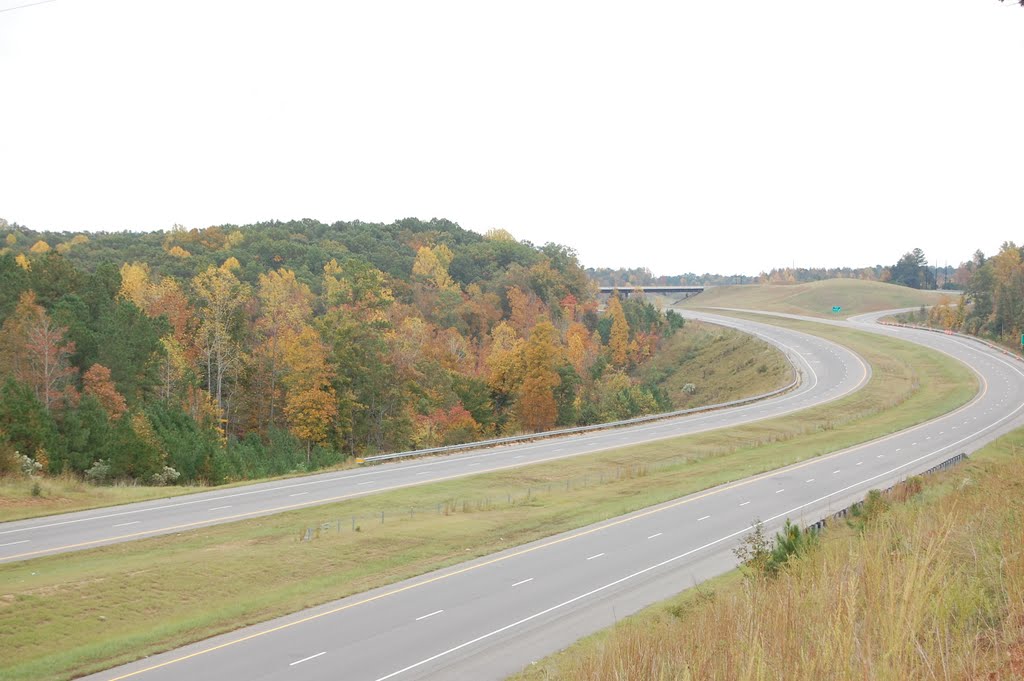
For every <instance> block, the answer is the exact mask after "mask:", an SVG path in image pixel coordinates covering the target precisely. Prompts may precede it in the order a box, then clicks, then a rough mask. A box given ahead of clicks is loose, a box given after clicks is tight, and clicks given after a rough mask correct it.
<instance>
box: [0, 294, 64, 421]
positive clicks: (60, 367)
mask: <svg viewBox="0 0 1024 681" xmlns="http://www.w3.org/2000/svg"><path fill="white" fill-rule="evenodd" d="M66 331H67V329H66V328H65V327H62V326H60V325H58V324H56V323H55V322H54V321H53V319H51V317H50V315H48V314H47V313H46V310H44V309H43V307H42V306H41V305H38V304H37V303H36V298H35V294H34V293H33V292H31V291H28V292H25V293H23V294H22V295H21V298H20V300H19V301H18V305H17V307H16V308H15V310H14V313H13V314H12V315H11V316H10V317H8V318H7V319H6V320H5V321H4V324H3V327H2V329H0V345H2V347H3V350H2V352H3V355H2V366H3V368H4V370H5V371H7V372H9V374H10V375H13V376H14V378H15V379H16V380H18V381H19V382H21V383H23V384H25V385H27V386H29V387H30V388H31V389H32V391H33V393H34V394H35V396H36V399H38V400H39V402H40V403H41V404H42V405H43V407H44V408H45V409H46V411H48V412H49V411H52V410H53V409H55V408H58V407H60V406H62V405H63V404H64V403H65V402H68V401H71V402H73V401H74V400H75V398H76V396H77V394H76V392H75V388H74V383H73V381H74V378H75V374H76V372H75V368H74V367H73V366H71V362H70V358H71V355H72V354H74V352H75V345H74V343H73V342H70V341H68V340H66V339H65V333H66Z"/></svg>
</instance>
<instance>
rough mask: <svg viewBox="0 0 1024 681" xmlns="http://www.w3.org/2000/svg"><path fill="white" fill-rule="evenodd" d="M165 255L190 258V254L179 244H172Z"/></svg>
mask: <svg viewBox="0 0 1024 681" xmlns="http://www.w3.org/2000/svg"><path fill="white" fill-rule="evenodd" d="M167 255H173V256H174V257H175V258H191V257H192V254H191V253H189V252H188V251H186V250H185V249H184V248H182V247H181V246H172V247H171V249H170V250H169V251H167Z"/></svg>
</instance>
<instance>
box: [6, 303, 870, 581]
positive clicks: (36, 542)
mask: <svg viewBox="0 0 1024 681" xmlns="http://www.w3.org/2000/svg"><path fill="white" fill-rule="evenodd" d="M718 322H720V323H722V324H724V325H727V326H732V327H735V328H737V329H740V330H742V331H745V332H747V333H751V334H754V335H757V336H760V337H762V338H763V339H765V340H766V341H768V342H771V343H773V344H774V345H776V346H777V347H779V348H780V349H782V350H783V351H784V352H785V353H786V354H787V355H788V356H789V358H790V361H791V362H793V364H794V365H795V366H797V367H798V369H799V371H800V373H801V375H802V379H803V380H802V382H801V384H800V385H799V386H798V387H797V388H795V389H794V390H792V391H790V392H788V393H786V394H783V395H781V396H778V397H775V398H770V399H766V400H764V401H761V402H755V403H752V404H749V405H745V406H741V407H733V408H728V409H721V410H718V411H710V412H705V413H699V414H692V415H689V416H683V417H679V418H673V419H665V420H662V421H654V422H650V423H645V424H642V425H635V426H628V427H622V428H616V429H609V430H604V431H597V432H592V433H586V434H582V435H575V436H565V437H558V438H551V439H546V440H536V441H533V442H528V443H522V444H516V445H505V446H500V447H492V448H489V449H482V450H476V451H469V452H466V453H463V454H454V455H449V456H443V457H432V458H423V459H414V460H407V461H403V462H393V463H386V464H380V465H376V466H370V467H367V468H361V469H356V470H348V471H343V472H334V473H322V474H319V475H310V476H306V477H301V478H293V479H289V480H281V481H277V482H267V483H259V484H254V485H248V486H244V487H236V488H233V489H221V490H213V491H209V492H202V493H197V494H191V495H186V496H181V497H173V498H169V499H160V500H154V501H148V502H140V503H135V504H129V505H124V506H115V507H108V508H101V509H95V510H92V511H82V512H78V513H68V514H63V515H56V516H48V517H44V518H36V519H32V520H23V521H15V522H8V523H3V524H0V562H10V561H14V560H24V559H27V558H33V557H36V556H44V555H50V554H55V553H62V552H66V551H74V550H81V549H86V548H92V547H96V546H102V545H105V544H113V543H117V542H123V541H130V540H134V539H141V538H145V537H152V536H157V535H161V534H169V533H172V532H182V531H186V530H190V529H195V528H198V527H204V526H209V525H215V524H219V523H226V522H233V521H237V520H242V519H246V518H253V517H257V516H261V515H269V514H273V513H279V512H282V511H286V510H292V509H298V508H305V507H309V506H316V505H320V504H326V503H331V502H335V501H341V500H343V499H351V498H354V497H359V496H366V495H370V494H374V493H377V492H382V491H386V490H392V489H397V488H401V487H409V486H413V485H422V484H425V483H429V482H434V481H438V480H449V479H452V478H457V477H463V476H467V475H475V474H477V473H484V472H487V471H496V470H503V469H507V468H513V467H517V466H525V465H529V464H532V463H538V462H542V461H551V460H554V459H561V458H565V457H571V456H578V455H580V454H588V453H592V452H596V451H600V450H604V449H611V448H615V447H621V446H624V445H632V444H639V443H643V442H651V441H654V440H660V439H664V438H671V437H678V436H680V435H689V434H693V433H698V432H702V431H706V430H712V429H716V428H724V427H728V426H735V425H739V424H743V423H749V422H751V421H756V420H760V419H765V418H771V417H775V416H779V415H781V414H786V413H790V412H793V411H796V410H799V409H804V408H807V407H808V406H811V405H813V404H819V403H821V402H825V401H829V400H834V399H837V398H839V397H842V396H844V395H846V394H848V393H850V392H852V391H854V390H857V389H858V388H860V387H861V386H863V385H864V384H865V383H866V381H867V379H868V375H869V374H868V372H869V369H868V367H867V365H866V364H865V363H864V362H863V361H862V360H861V359H860V358H859V357H857V356H856V355H855V354H854V353H852V352H850V351H849V350H847V349H845V348H843V347H841V346H839V345H836V344H835V343H831V342H829V341H825V340H823V339H821V338H817V337H815V336H811V335H809V334H804V333H800V332H797V331H789V330H786V329H779V328H778V327H773V326H770V325H766V324H762V323H758V322H749V321H745V320H731V319H724V318H723V319H719V320H718Z"/></svg>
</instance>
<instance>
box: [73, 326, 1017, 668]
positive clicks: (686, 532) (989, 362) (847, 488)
mask: <svg viewBox="0 0 1024 681" xmlns="http://www.w3.org/2000/svg"><path fill="white" fill-rule="evenodd" d="M686 314H687V315H689V316H696V315H698V314H699V315H700V316H701V317H703V318H706V319H717V318H716V317H715V316H713V315H709V314H706V313H694V312H690V311H686ZM719 321H723V323H727V322H726V321H725V320H719ZM815 321H818V320H815ZM870 321H871V320H870V319H866V318H861V319H857V320H854V321H853V322H849V323H846V322H843V323H844V324H849V325H850V326H854V327H858V328H866V329H871V330H877V331H878V332H880V333H885V334H888V335H893V336H897V337H900V338H905V339H908V340H912V341H915V342H919V343H922V344H924V345H927V346H929V347H934V348H936V349H938V350H940V351H942V352H946V353H948V354H950V355H952V356H953V357H956V358H958V359H960V360H961V361H963V362H965V363H966V364H968V365H969V366H970V367H972V368H973V369H974V370H975V371H976V372H977V375H978V378H979V384H980V390H979V392H978V394H977V395H976V397H975V398H974V399H972V400H971V401H970V402H969V403H968V404H966V405H964V406H962V407H960V408H959V409H957V410H955V411H953V412H951V413H949V414H946V415H944V416H942V417H939V418H937V419H934V420H932V421H929V422H927V423H924V424H920V425H918V426H915V427H913V428H910V429H907V430H904V431H900V432H899V433H895V434H892V435H889V436H886V437H884V438H880V439H878V440H875V441H872V442H870V443H866V444H862V445H859V446H856V447H852V448H850V449H847V450H844V451H841V452H837V453H834V454H831V455H825V456H821V457H818V458H815V459H811V460H809V461H806V462H803V463H800V464H795V465H792V466H789V467H786V468H783V469H780V470H778V471H774V472H771V473H767V474H764V475H760V476H755V477H752V478H748V479H745V480H742V481H739V482H735V483H730V484H726V485H722V486H720V487H716V488H713V489H710V490H707V491H704V492H701V493H697V494H693V495H690V496H688V497H685V498H682V499H677V500H674V501H671V502H668V503H665V504H662V505H660V506H656V507H653V508H649V509H645V510H642V511H639V512H636V513H633V514H630V515H627V516H623V517H620V518H615V519H612V520H608V521H605V522H602V523H597V524H595V525H592V526H589V527H585V528H582V529H579V530H576V531H572V532H567V533H564V534H562V535H558V536H555V537H550V538H547V539H544V540H541V541H538V542H534V543H532V544H529V545H526V546H521V547H517V548H514V549H509V550H507V551H504V552H501V553H498V554H495V555H491V556H487V557H484V558H481V559H478V560H475V561H471V562H468V563H464V564H461V565H457V566H454V567H451V568H448V569H445V570H440V571H437V572H433V573H429V574H427V575H423V576H421V577H418V578H415V579H411V580H408V581H405V582H402V583H400V584H396V585H392V586H389V587H386V588H382V589H377V590H375V591H371V592H368V593H364V594H360V595H357V596H353V597H350V598H347V599H343V600H341V601H337V602H334V603H330V604H326V605H323V606H320V607H318V608H314V609H311V610H307V611H304V612H301V613H296V614H294V615H291V616H288V617H284V618H281V619H278V620H274V621H271V622H266V623H263V624H260V625H256V626H253V627H248V628H245V629H242V630H239V631H236V632H233V633H230V634H227V635H224V636H221V637H217V638H214V639H210V640H208V641H203V642H200V643H197V644H194V645H192V646H188V647H186V648H182V649H180V650H176V651H171V652H168V653H166V654H162V655H157V656H153V657H151V658H148V659H146V660H141V661H139V662H136V663H132V664H129V665H125V666H123V667H119V668H117V669H114V670H109V671H107V672H104V673H102V674H98V675H95V676H92V677H89V678H92V679H103V680H105V681H112V680H114V679H127V678H142V679H147V680H157V679H180V678H189V679H195V680H201V679H211V680H213V679H225V678H232V679H236V678H237V679H289V680H291V679H301V680H309V679H353V680H363V679H365V680H368V681H385V680H387V679H401V680H406V679H501V678H504V677H505V676H507V675H508V674H510V673H513V672H515V671H517V670H519V669H521V668H523V667H524V666H526V665H528V664H529V663H530V662H531V661H532V660H536V659H538V658H540V657H542V656H544V655H547V654H549V653H551V652H554V651H556V650H559V649H560V648H562V647H564V646H566V645H568V644H569V643H571V642H572V641H574V640H576V639H578V638H579V637H580V636H582V635H585V634H587V633H590V632H593V631H596V630H598V629H600V628H602V627H605V626H607V625H610V624H612V623H613V622H615V621H616V620H617V619H620V618H622V617H623V616H625V615H627V614H629V613H631V612H634V611H636V610H637V609H639V608H640V607H642V606H644V605H646V604H649V603H652V602H655V601H657V600H660V599H662V598H665V597H668V596H670V595H672V594H674V593H677V592H679V591H680V590H682V589H684V588H686V587H689V586H692V585H694V584H696V583H698V582H700V581H701V580H702V579H705V578H707V577H708V576H710V575H713V574H718V573H720V572H722V571H724V570H727V569H729V568H731V567H732V566H733V565H735V559H734V558H733V556H732V555H731V549H732V548H733V547H734V546H735V545H736V544H737V543H738V542H739V540H740V539H741V537H742V536H744V535H745V534H746V533H747V532H748V531H749V529H750V527H751V524H752V523H753V521H754V520H755V519H760V520H762V521H763V522H764V523H765V525H766V526H767V528H768V529H769V530H774V529H775V528H776V527H778V526H779V525H780V524H781V523H782V522H783V521H784V520H785V519H786V518H790V519H794V520H799V521H802V522H804V523H810V522H813V521H816V520H818V519H819V518H821V517H824V516H826V515H829V514H830V513H832V512H834V511H835V510H837V509H839V508H843V507H845V506H847V505H848V504H849V503H851V502H852V501H854V500H856V499H859V498H862V497H863V495H864V494H865V493H866V491H867V490H869V489H872V488H884V487H887V486H888V485H890V484H892V483H893V482H895V481H898V480H900V479H902V478H905V477H906V476H907V475H910V474H912V473H915V472H920V471H923V470H925V469H927V468H929V467H930V466H932V465H934V464H935V463H938V462H940V461H943V460H945V459H946V458H949V457H950V456H952V455H954V454H956V453H959V452H964V451H966V452H970V451H972V450H973V449H975V448H977V447H978V446H980V445H981V444H983V443H984V442H987V441H989V440H991V439H993V438H994V437H996V436H997V435H998V434H1001V433H1003V432H1006V431H1008V430H1010V429H1012V428H1014V427H1019V426H1021V425H1022V424H1024V365H1022V364H1021V362H1019V361H1017V360H1014V359H1011V358H1007V357H1006V356H1004V355H1002V354H1001V353H999V352H996V351H993V350H990V349H988V348H986V347H985V346H983V345H981V344H979V343H976V342H973V341H970V340H964V339H960V338H956V337H951V336H944V335H941V334H934V333H928V332H923V331H915V330H909V329H894V328H880V327H877V326H870V325H869V322H870ZM799 343H800V346H801V347H802V348H805V349H804V350H803V351H802V352H803V353H804V355H803V356H804V361H806V362H808V365H807V368H808V370H810V369H811V368H812V367H813V369H814V371H815V373H816V375H818V377H819V385H820V384H821V383H823V382H824V380H825V379H824V377H825V376H834V375H835V374H837V373H838V374H840V375H842V374H843V370H844V369H846V376H847V378H846V379H843V380H842V381H839V382H837V383H835V384H834V385H833V386H832V387H831V388H830V390H831V391H832V393H831V394H832V395H834V394H838V393H842V392H845V391H848V390H849V389H852V388H853V387H855V386H856V385H857V384H859V382H860V377H850V376H849V374H850V370H851V368H852V367H856V364H855V363H853V364H848V362H850V361H852V360H855V359H856V358H854V357H852V356H851V355H850V354H849V353H841V352H835V349H834V348H833V347H831V346H830V347H829V348H828V349H826V348H824V347H823V346H813V347H815V348H816V349H817V351H816V352H813V354H812V355H811V357H810V358H808V356H807V354H806V350H807V349H810V348H811V347H812V346H809V345H808V343H809V341H808V340H806V339H801V340H800V341H799ZM834 352H835V354H833V353H834ZM816 362H820V365H819V364H816ZM812 382H813V381H808V382H807V383H808V385H807V386H806V387H805V388H804V389H803V391H804V392H803V393H802V394H803V395H805V396H806V395H807V394H809V393H811V392H812V391H813V390H820V388H818V387H815V388H810V384H811V383H812ZM818 397H819V398H820V397H821V395H820V393H819V394H818ZM797 399H804V398H797Z"/></svg>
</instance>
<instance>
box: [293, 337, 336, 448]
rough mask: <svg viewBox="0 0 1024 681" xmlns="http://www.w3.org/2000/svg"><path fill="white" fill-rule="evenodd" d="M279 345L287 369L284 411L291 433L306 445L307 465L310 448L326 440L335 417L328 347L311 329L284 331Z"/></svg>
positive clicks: (334, 400) (332, 377)
mask: <svg viewBox="0 0 1024 681" xmlns="http://www.w3.org/2000/svg"><path fill="white" fill-rule="evenodd" d="M281 346H282V349H283V353H282V354H283V359H284V361H285V362H286V363H287V365H288V369H289V372H288V374H287V376H286V378H285V384H286V385H287V388H288V394H287V397H286V398H285V404H284V412H285V416H286V417H287V419H288V424H289V427H290V428H291V431H292V433H293V434H294V435H295V437H297V438H299V439H300V440H302V441H304V442H305V443H306V463H307V464H308V463H310V459H311V452H312V447H313V445H314V444H323V443H324V442H326V441H327V438H328V436H329V435H330V433H331V428H332V426H333V423H334V421H335V419H336V418H337V415H338V403H337V400H336V398H335V393H334V388H333V387H332V386H331V382H332V381H333V379H334V371H333V369H332V368H331V366H330V365H329V364H328V361H327V347H326V346H325V345H324V343H323V341H322V340H321V339H320V335H319V334H318V333H317V332H316V331H315V330H314V329H313V328H312V327H310V326H303V327H302V328H301V329H300V330H299V331H297V332H295V331H290V330H289V331H287V332H285V334H284V337H283V338H282V339H281Z"/></svg>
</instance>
